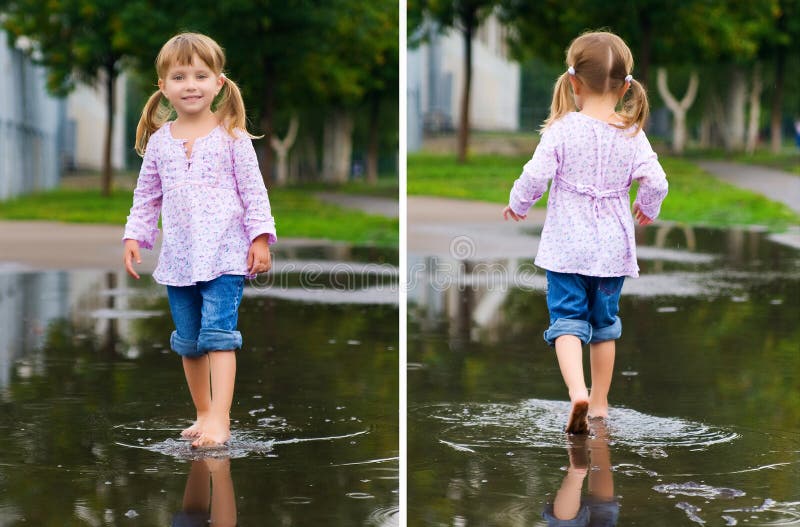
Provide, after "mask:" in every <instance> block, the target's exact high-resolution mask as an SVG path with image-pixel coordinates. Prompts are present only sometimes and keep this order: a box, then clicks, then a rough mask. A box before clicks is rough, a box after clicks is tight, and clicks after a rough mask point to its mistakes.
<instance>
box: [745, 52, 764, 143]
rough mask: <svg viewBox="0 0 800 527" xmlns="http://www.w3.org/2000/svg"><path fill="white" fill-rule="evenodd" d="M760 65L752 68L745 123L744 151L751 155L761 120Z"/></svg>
mask: <svg viewBox="0 0 800 527" xmlns="http://www.w3.org/2000/svg"><path fill="white" fill-rule="evenodd" d="M762 88H763V83H762V81H761V63H759V62H756V64H755V66H753V86H752V88H751V89H750V117H749V121H748V123H747V146H746V147H745V148H746V151H747V153H748V154H752V153H753V152H755V151H756V145H757V144H758V125H759V121H760V120H761V89H762Z"/></svg>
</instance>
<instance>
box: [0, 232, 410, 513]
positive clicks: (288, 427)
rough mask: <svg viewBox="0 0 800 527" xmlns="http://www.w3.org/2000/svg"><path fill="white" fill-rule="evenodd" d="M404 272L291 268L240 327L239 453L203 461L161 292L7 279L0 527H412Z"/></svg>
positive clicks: (255, 299)
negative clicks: (400, 324) (401, 377)
mask: <svg viewBox="0 0 800 527" xmlns="http://www.w3.org/2000/svg"><path fill="white" fill-rule="evenodd" d="M396 260H397V254H396V252H388V253H387V252H386V251H377V252H376V250H373V249H369V248H364V249H360V248H348V247H341V246H337V247H333V248H331V247H315V248H308V249H303V250H293V252H292V253H291V254H289V253H286V252H284V253H281V252H278V253H277V255H276V272H275V274H274V276H272V277H270V278H269V279H267V280H264V281H263V282H261V283H251V284H249V285H248V286H247V287H246V292H245V297H244V299H243V302H242V307H241V310H240V318H239V320H240V322H239V326H240V330H241V331H242V334H243V336H244V349H243V350H242V351H241V352H239V353H238V355H237V360H238V375H237V381H236V392H235V397H234V406H233V409H232V420H233V421H232V439H231V443H230V448H229V449H226V450H222V451H215V452H203V453H198V452H195V451H193V450H192V449H191V448H190V447H189V444H188V443H187V442H185V441H181V440H180V438H179V433H180V430H181V429H182V428H183V427H185V426H187V425H188V424H189V422H190V421H189V419H190V418H191V417H193V415H192V406H191V402H190V399H189V394H188V390H187V388H186V385H185V381H184V379H183V373H182V370H181V367H180V360H179V358H178V357H177V356H176V355H175V354H173V353H172V352H171V351H169V349H168V347H169V335H170V332H171V330H172V325H171V320H170V317H169V313H168V311H169V307H168V304H167V300H166V295H165V291H164V290H163V289H162V288H161V287H160V286H158V285H156V284H154V283H153V282H152V280H151V279H150V277H143V278H142V280H141V281H135V280H133V279H130V278H128V277H126V276H125V275H124V273H99V272H95V271H74V272H46V273H25V272H9V273H5V274H0V314H1V315H2V316H0V406H2V412H0V525H37V526H47V525H52V526H63V525H98V526H99V525H147V526H151V525H170V524H171V522H173V521H174V522H176V523H175V524H181V523H180V522H191V521H201V524H202V522H203V521H207V520H208V519H209V518H211V519H214V520H215V521H216V522H217V523H216V524H218V525H233V523H232V522H233V521H238V525H242V526H245V525H314V524H319V525H342V526H350V525H370V526H389V525H395V524H396V522H397V505H398V502H399V499H398V488H399V474H398V466H399V463H398V457H397V456H398V438H397V434H398V425H397V423H398V410H397V408H398V375H397V361H398V352H397V350H398V331H397V316H398V310H397V304H396V296H397V288H396V272H395V273H393V272H391V269H392V266H394V265H396ZM309 262H310V263H314V264H315V265H316V267H313V266H311V265H310V263H309ZM376 262H377V264H376ZM332 265H337V266H338V267H336V269H331V266H332ZM376 267H377V268H376ZM365 289H369V290H371V293H370V298H371V300H369V299H368V300H364V298H363V290H365ZM315 293H318V294H317V295H315ZM354 298H358V299H360V300H359V301H351V299H354ZM209 488H210V489H211V492H210V493H209V492H208V490H209ZM209 509H210V516H207V513H208V512H209ZM198 511H200V512H198ZM203 514H206V516H203ZM193 515H194V516H193ZM198 515H199V516H198ZM198 517H199V518H200V520H198V519H197V518H198ZM184 524H187V523H184ZM188 524H191V523H188Z"/></svg>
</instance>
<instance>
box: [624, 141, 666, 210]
mask: <svg viewBox="0 0 800 527" xmlns="http://www.w3.org/2000/svg"><path fill="white" fill-rule="evenodd" d="M638 135H639V136H641V137H639V138H637V139H638V142H639V144H638V149H637V153H636V159H635V161H634V164H633V175H632V178H633V180H634V181H638V182H639V190H638V192H637V193H636V200H635V201H634V204H635V205H638V206H639V210H641V211H642V213H643V214H644V215H645V216H647V217H648V218H650V219H655V218H657V217H658V214H659V212H661V203H662V202H663V201H664V198H665V197H666V196H667V190H668V188H669V185H668V183H667V175H666V174H665V173H664V169H663V168H662V167H661V163H659V162H658V155H657V154H656V153H655V152H654V151H653V148H652V147H651V146H650V142H649V141H648V140H647V137H646V136H645V135H644V132H639V134H638Z"/></svg>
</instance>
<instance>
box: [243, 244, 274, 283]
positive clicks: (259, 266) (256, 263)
mask: <svg viewBox="0 0 800 527" xmlns="http://www.w3.org/2000/svg"><path fill="white" fill-rule="evenodd" d="M247 268H248V269H249V270H250V271H249V272H250V274H251V275H256V274H258V273H266V272H267V271H269V270H270V269H271V268H272V256H270V254H269V245H268V244H267V235H266V234H262V235H260V236H258V237H257V238H256V239H255V240H253V243H251V244H250V250H249V251H248V252H247Z"/></svg>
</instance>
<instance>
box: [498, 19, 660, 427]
mask: <svg viewBox="0 0 800 527" xmlns="http://www.w3.org/2000/svg"><path fill="white" fill-rule="evenodd" d="M567 65H568V66H569V67H568V69H567V71H566V72H564V73H563V74H562V75H561V77H559V79H558V82H557V83H556V86H555V92H554V94H553V103H552V107H551V110H550V117H548V119H547V121H546V122H545V127H544V131H543V132H542V137H541V141H540V142H539V145H538V146H537V148H536V152H534V154H533V158H532V159H531V160H530V161H529V162H528V163H527V164H526V165H525V167H524V169H523V172H522V175H521V176H520V177H519V179H517V181H516V182H515V183H514V188H513V189H512V191H511V196H510V199H509V204H508V206H507V207H506V208H505V209H504V210H503V216H504V217H505V218H506V219H508V218H509V217H511V218H512V219H514V220H515V221H519V220H520V219H524V218H525V217H526V214H527V212H528V209H529V208H530V207H531V206H532V205H533V203H534V202H535V201H536V200H538V199H539V198H540V197H541V196H542V195H543V194H544V192H545V191H546V190H547V184H548V181H549V180H550V179H553V184H552V186H551V188H550V196H549V198H548V201H547V219H546V220H545V224H544V229H543V231H542V239H541V243H540V244H539V249H538V254H537V255H536V265H538V266H539V267H543V268H544V269H546V270H547V307H548V309H549V311H550V327H549V328H548V329H547V331H545V333H544V338H545V340H546V341H547V343H548V344H549V345H551V346H552V345H555V348H556V355H557V357H558V363H559V366H560V368H561V373H562V375H563V377H564V381H565V383H566V385H567V388H568V389H569V397H570V400H571V401H572V410H571V412H570V418H569V422H568V424H567V432H570V433H586V431H587V427H588V422H587V413H588V414H589V415H591V416H593V417H607V416H608V390H609V388H610V386H611V376H612V373H613V369H614V355H615V344H614V341H615V339H618V338H619V337H620V335H621V334H622V324H621V321H620V318H619V317H618V316H617V312H618V310H619V295H620V291H621V289H622V283H623V281H624V279H625V276H638V271H639V267H638V265H637V264H636V244H635V241H634V236H633V221H632V219H631V214H630V210H629V207H630V202H629V197H628V191H629V190H630V187H631V183H632V182H633V181H638V183H639V191H638V194H637V196H636V202H635V204H634V206H633V211H634V214H635V216H636V219H637V220H638V222H639V223H640V224H642V225H647V224H649V223H652V221H653V219H654V218H655V217H656V216H657V215H658V212H659V209H660V207H661V202H662V201H663V199H664V197H665V196H666V194H667V180H666V177H665V174H664V171H663V169H662V168H661V165H659V163H658V161H657V158H656V154H655V153H654V152H653V150H652V148H651V147H650V143H649V142H648V141H647V138H646V137H645V134H644V132H643V131H642V126H643V124H644V122H645V120H646V119H647V114H648V104H647V96H646V94H645V91H644V88H643V87H642V85H641V84H639V83H638V82H637V81H636V80H634V79H633V76H632V75H631V70H632V69H633V57H632V55H631V52H630V50H629V49H628V46H627V45H626V44H625V42H623V41H622V39H620V38H619V37H618V36H616V35H614V34H612V33H604V32H601V33H586V34H584V35H581V36H580V37H578V38H576V39H575V40H574V41H573V42H572V44H571V45H570V47H569V49H568V50H567ZM626 94H630V97H629V98H628V99H626V100H625V102H624V105H623V107H622V110H621V111H620V112H617V111H616V107H617V105H618V104H619V102H620V101H621V100H622V98H623V97H624V96H625V95H626ZM575 109H577V110H578V111H577V112H576V111H574V110H575ZM587 343H588V344H590V350H591V351H590V354H591V367H592V392H591V396H590V395H589V392H588V390H587V388H586V383H585V380H584V377H583V357H582V349H581V346H582V344H587Z"/></svg>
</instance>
